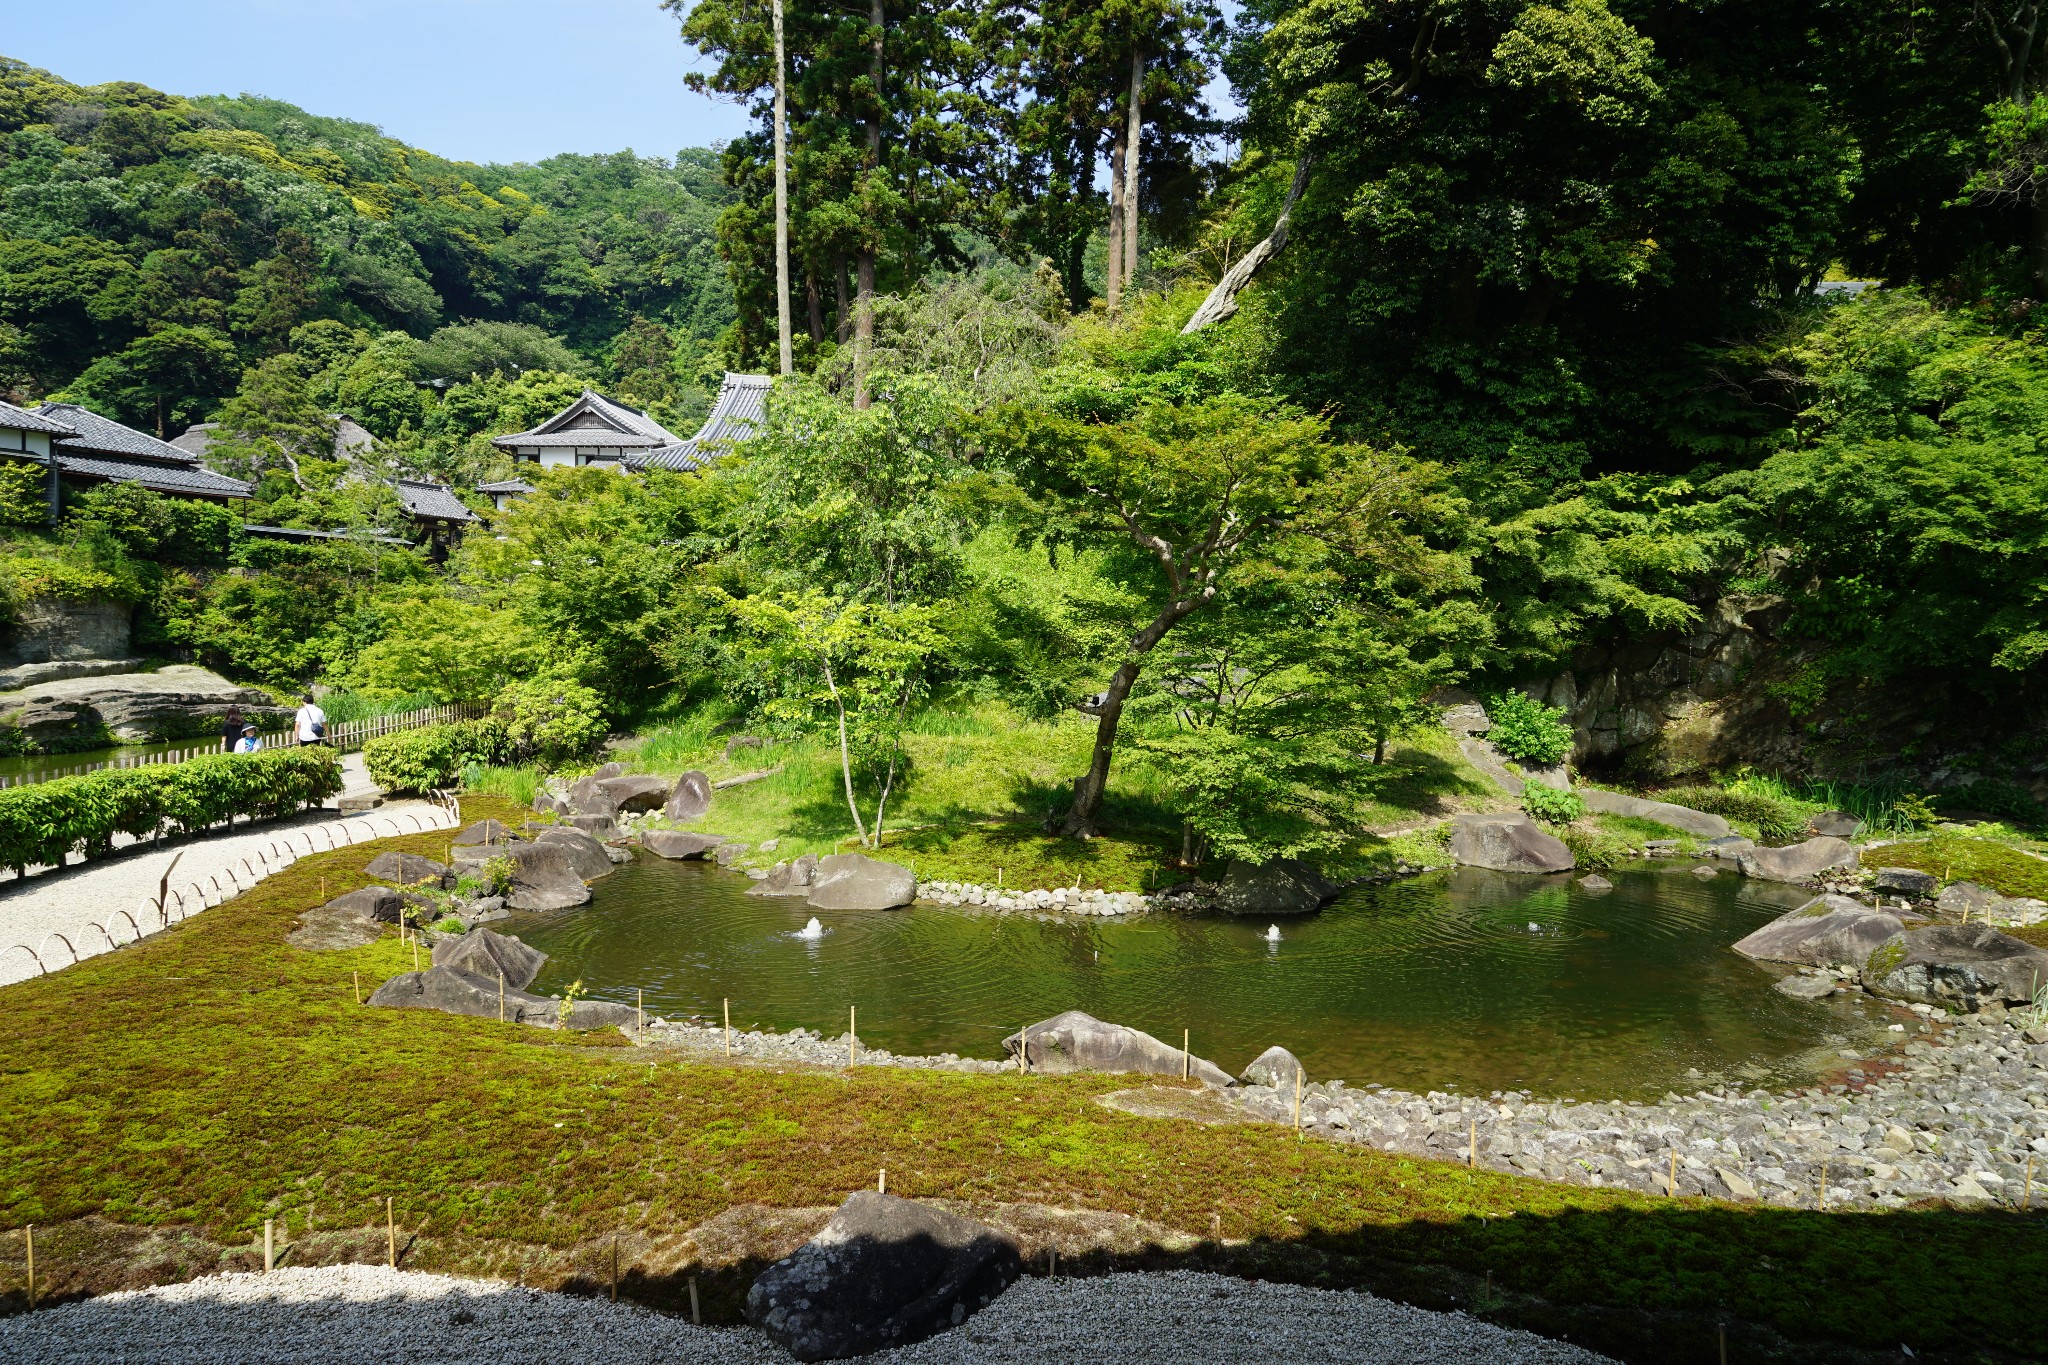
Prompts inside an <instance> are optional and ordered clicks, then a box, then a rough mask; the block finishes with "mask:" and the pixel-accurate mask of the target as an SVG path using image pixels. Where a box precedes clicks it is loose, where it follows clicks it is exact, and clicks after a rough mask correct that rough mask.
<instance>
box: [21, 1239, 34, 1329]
mask: <svg viewBox="0 0 2048 1365" xmlns="http://www.w3.org/2000/svg"><path fill="white" fill-rule="evenodd" d="M22 1236H23V1237H25V1238H27V1239H28V1306H29V1307H30V1308H31V1309H33V1308H34V1307H35V1306H36V1225H35V1224H34V1223H30V1224H29V1225H28V1226H27V1227H25V1228H23V1229H22Z"/></svg>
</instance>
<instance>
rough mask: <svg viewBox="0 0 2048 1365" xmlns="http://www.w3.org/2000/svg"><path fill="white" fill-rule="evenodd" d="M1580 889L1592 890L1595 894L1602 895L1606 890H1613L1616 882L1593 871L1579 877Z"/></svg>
mask: <svg viewBox="0 0 2048 1365" xmlns="http://www.w3.org/2000/svg"><path fill="white" fill-rule="evenodd" d="M1579 889H1580V890H1581V891H1590V892H1592V893H1593V894H1594V895H1600V894H1602V893H1604V892H1608V891H1612V890H1613V889H1614V883H1613V882H1610V881H1608V880H1607V878H1605V877H1603V876H1601V875H1600V874H1599V873H1598V872H1591V873H1588V874H1587V875H1585V876H1583V877H1581V878H1579Z"/></svg>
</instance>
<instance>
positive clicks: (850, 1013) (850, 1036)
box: [846, 1005, 859, 1066]
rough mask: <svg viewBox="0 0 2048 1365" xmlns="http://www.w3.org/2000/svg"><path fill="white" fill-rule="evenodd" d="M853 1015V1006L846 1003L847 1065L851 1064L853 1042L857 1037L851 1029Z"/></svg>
mask: <svg viewBox="0 0 2048 1365" xmlns="http://www.w3.org/2000/svg"><path fill="white" fill-rule="evenodd" d="M853 1017H854V1007H853V1006H852V1005H848V1006H847V1007H846V1064H847V1065H848V1066H852V1065H853V1048H854V1043H855V1042H856V1041H857V1039H858V1038H859V1035H858V1034H856V1033H855V1032H854V1031H853Z"/></svg>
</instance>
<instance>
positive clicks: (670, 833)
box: [640, 829, 725, 859]
mask: <svg viewBox="0 0 2048 1365" xmlns="http://www.w3.org/2000/svg"><path fill="white" fill-rule="evenodd" d="M724 842H725V836H724V835H723V834H693V833H691V832H690V831H688V830H681V829H644V830H641V831H640V845H641V847H642V848H645V849H646V850H647V851H648V852H649V853H652V854H653V855H654V856H655V857H657V858H678V859H680V858H702V857H703V856H704V855H705V854H707V853H709V852H711V851H712V850H713V849H715V848H717V847H718V846H719V845H720V844H722V843H724Z"/></svg>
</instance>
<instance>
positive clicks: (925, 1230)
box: [747, 1190, 1023, 1360]
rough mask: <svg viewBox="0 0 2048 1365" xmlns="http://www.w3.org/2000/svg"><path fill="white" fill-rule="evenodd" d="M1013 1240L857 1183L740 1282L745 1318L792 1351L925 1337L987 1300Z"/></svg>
mask: <svg viewBox="0 0 2048 1365" xmlns="http://www.w3.org/2000/svg"><path fill="white" fill-rule="evenodd" d="M1022 1272H1023V1262H1022V1259H1021V1257H1020V1256H1019V1254H1018V1250H1017V1244H1016V1243H1015V1242H1013V1241H1012V1240H1010V1238H1008V1237H1006V1236H1004V1235H1003V1234H1002V1233H1000V1232H997V1231H995V1230H994V1229H993V1228H989V1227H985V1226H983V1225H982V1224H980V1223H977V1222H975V1221H973V1220H972V1219H969V1218H962V1217H961V1216H960V1215H959V1214H956V1213H948V1212H946V1211H945V1210H943V1209H935V1208H930V1207H928V1206H926V1205H924V1204H918V1203H914V1202H912V1201H911V1200H908V1199H899V1198H897V1197H896V1196H895V1195H891V1194H880V1193H877V1192H876V1191H873V1190H863V1191H861V1192H860V1193H858V1194H855V1195H853V1196H852V1197H851V1198H849V1199H848V1200H847V1201H846V1202H845V1203H844V1204H842V1205H840V1206H839V1211H838V1212H837V1213H835V1214H833V1215H832V1221H831V1222H829V1223H827V1224H826V1225H825V1227H824V1230H823V1231H822V1232H820V1233H819V1234H818V1235H817V1236H816V1237H813V1238H812V1239H811V1240H810V1241H808V1242H806V1243H804V1244H803V1245H802V1246H800V1247H798V1248H797V1249H796V1252H795V1254H794V1255H791V1256H789V1257H786V1258H785V1259H783V1260H780V1261H777V1262H776V1263H775V1264H774V1265H771V1266H769V1267H768V1268H767V1269H766V1270H764V1271H762V1272H761V1275H760V1278H758V1279H756V1280H755V1281H754V1284H753V1287H752V1288H751V1289H749V1290H748V1291H747V1321H748V1322H751V1323H752V1324H753V1325H754V1326H755V1327H756V1328H758V1329H760V1331H761V1332H763V1333H764V1334H765V1335H767V1336H769V1337H771V1338H773V1339H774V1340H775V1341H777V1342H779V1343H780V1344H781V1345H782V1347H783V1348H784V1349H785V1350H787V1351H788V1352H789V1353H790V1354H791V1355H793V1356H795V1357H796V1358H797V1359H798V1360H843V1359H847V1358H849V1357H852V1356H864V1355H869V1354H871V1353H873V1352H876V1351H883V1350H888V1349H889V1348H891V1347H895V1346H907V1345H909V1344H911V1343H912V1342H917V1341H923V1340H924V1339H925V1338H927V1337H930V1336H933V1335H935V1334H936V1333H939V1332H943V1331H946V1330H947V1329H949V1328H953V1327H958V1326H959V1325H960V1324H961V1323H963V1322H965V1321H966V1320H967V1319H968V1318H969V1317H970V1316H971V1315H973V1314H975V1313H977V1312H979V1311H981V1310H982V1309H983V1308H986V1307H987V1306H988V1305H989V1304H991V1303H993V1302H995V1300H996V1298H997V1297H998V1296H999V1295H1000V1294H1001V1293H1002V1292H1003V1291H1004V1290H1005V1289H1007V1288H1009V1287H1010V1283H1011V1282H1012V1281H1013V1280H1015V1279H1016V1278H1017V1276H1018V1275H1019V1274H1021V1273H1022Z"/></svg>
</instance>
